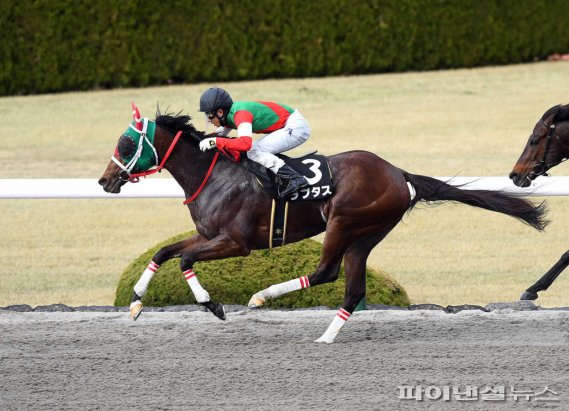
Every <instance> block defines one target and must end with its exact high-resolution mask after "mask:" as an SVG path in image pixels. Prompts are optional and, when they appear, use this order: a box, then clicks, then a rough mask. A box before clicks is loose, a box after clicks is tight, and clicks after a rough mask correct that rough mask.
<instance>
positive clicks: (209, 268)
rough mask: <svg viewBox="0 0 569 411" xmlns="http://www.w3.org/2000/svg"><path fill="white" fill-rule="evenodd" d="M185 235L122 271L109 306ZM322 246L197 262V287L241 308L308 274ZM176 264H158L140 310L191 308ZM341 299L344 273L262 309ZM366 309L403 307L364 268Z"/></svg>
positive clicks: (387, 282) (380, 276)
mask: <svg viewBox="0 0 569 411" xmlns="http://www.w3.org/2000/svg"><path fill="white" fill-rule="evenodd" d="M194 233H195V232H188V233H184V234H180V235H178V236H175V237H172V238H169V239H168V240H166V241H164V242H162V243H160V244H157V245H156V246H154V247H152V248H151V249H149V250H148V251H146V252H145V253H144V254H142V255H141V256H140V257H139V258H137V259H136V260H135V261H134V262H133V263H132V264H130V265H129V266H128V267H127V268H126V270H125V271H124V272H123V274H122V276H121V278H120V281H119V284H118V287H117V292H116V297H115V305H116V306H126V305H129V304H130V300H131V297H132V290H133V287H134V285H135V284H136V282H137V281H138V279H139V278H140V276H141V274H142V272H143V271H144V269H145V268H146V266H147V264H148V263H149V262H150V260H151V259H152V257H153V256H154V254H155V253H156V252H157V251H158V250H159V249H160V248H162V247H164V246H165V245H168V244H172V243H174V242H177V241H180V240H182V239H184V238H188V237H189V236H191V235H193V234H194ZM321 249H322V245H321V244H319V243H318V242H316V241H314V240H304V241H301V242H298V243H295V244H291V245H287V246H285V247H279V248H276V249H273V250H271V251H269V250H261V251H253V252H252V253H251V255H250V256H248V257H237V258H230V259H227V260H220V261H209V262H199V263H196V264H195V266H194V271H195V272H196V274H197V275H198V278H199V280H200V283H201V284H202V286H203V287H204V288H205V289H206V290H207V291H208V292H209V294H210V296H211V298H212V299H213V300H215V301H219V302H222V303H224V304H240V305H245V304H247V303H248V302H249V299H250V298H251V296H252V295H253V294H254V293H256V292H257V291H260V290H262V289H264V288H267V287H269V286H270V285H272V284H277V283H280V282H283V281H288V280H291V279H293V278H297V277H300V276H302V275H307V274H310V273H312V272H313V271H314V270H315V269H316V266H317V264H318V261H319V259H320V253H321ZM179 262H180V260H179V259H172V260H170V261H168V262H166V263H165V264H163V265H162V266H161V267H160V269H159V270H158V272H157V273H156V275H155V276H154V278H153V279H152V281H151V283H150V285H149V287H148V291H147V293H146V295H145V296H144V298H143V303H144V305H146V306H155V307H162V306H166V305H183V304H195V302H196V301H195V299H194V296H193V294H192V292H191V290H190V288H189V286H188V285H187V283H186V281H185V279H184V276H183V274H182V272H181V271H180V267H179ZM343 299H344V270H343V267H342V270H341V272H340V278H338V280H337V281H335V282H334V283H329V284H323V285H320V286H318V287H314V288H312V287H311V288H308V289H306V290H302V291H298V292H293V293H290V294H287V295H284V296H282V297H280V298H277V299H275V300H270V301H267V304H266V306H267V307H280V308H299V307H313V306H319V305H323V306H329V307H335V306H340V305H341V304H342V302H343ZM366 301H367V303H368V304H388V305H399V306H405V305H409V299H408V297H407V293H406V292H405V290H404V289H403V288H402V287H401V286H400V285H399V284H397V283H396V282H395V281H393V280H392V279H391V278H390V277H389V276H388V275H387V274H385V273H383V272H378V271H376V270H372V269H370V268H368V269H367V296H366Z"/></svg>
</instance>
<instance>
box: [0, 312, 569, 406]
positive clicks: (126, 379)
mask: <svg viewBox="0 0 569 411" xmlns="http://www.w3.org/2000/svg"><path fill="white" fill-rule="evenodd" d="M334 313H335V310H321V311H318V310H317V311H271V310H261V311H249V310H237V311H234V312H230V313H228V319H227V321H225V322H222V321H219V320H217V319H216V318H214V317H213V316H212V315H211V314H209V313H205V312H201V311H192V312H187V311H186V312H163V313H161V312H145V313H143V314H142V316H141V317H140V319H139V320H138V321H136V322H133V321H131V320H130V319H129V317H128V314H127V313H124V312H31V313H22V312H13V311H0V342H1V344H0V409H2V410H11V409H22V410H37V409H74V410H76V409H109V410H110V409H112V410H120V409H137V410H146V409H216V410H218V409H227V410H240V409H243V410H245V409H246V410H256V409H259V410H261V409H262V410H266V409H273V410H274V409H279V410H292V409H317V410H320V409H339V410H352V409H354V410H356V409H358V410H363V409H377V410H393V409H433V410H435V409H436V410H438V409H449V410H451V409H453V410H454V409H458V408H460V409H480V410H486V409H504V408H506V409H516V410H519V409H528V408H531V409H535V408H557V409H563V410H566V409H569V311H563V310H559V311H513V310H511V309H506V310H496V311H493V312H482V311H479V310H469V311H462V312H459V313H457V314H448V313H445V312H442V311H428V310H417V311H409V310H404V311H386V310H371V311H365V312H359V313H355V314H354V316H352V318H351V319H350V321H348V323H347V324H346V326H345V327H344V329H343V330H342V333H341V334H340V336H339V337H338V339H337V343H335V344H332V345H324V344H316V343H314V342H313V340H314V339H316V338H318V337H319V336H320V335H321V333H322V332H323V331H324V330H325V328H326V327H327V326H328V324H329V322H330V321H331V319H332V317H333V316H334ZM404 385H407V386H415V385H422V386H423V387H429V386H430V387H439V389H440V390H441V392H444V390H445V389H446V388H445V387H449V388H448V389H449V390H450V399H449V400H444V399H442V398H441V399H439V400H432V399H423V400H422V401H418V400H414V399H408V400H402V399H400V398H399V396H400V394H401V391H400V389H399V387H400V386H404ZM453 385H458V386H459V387H460V388H461V389H462V390H464V388H465V387H464V386H466V385H472V386H477V387H479V389H482V387H483V386H485V385H489V386H493V387H497V386H503V387H504V388H505V392H506V398H505V399H504V400H503V401H488V400H486V399H482V396H481V394H480V392H479V393H478V394H477V399H475V400H474V401H469V402H463V401H459V400H457V399H456V398H455V397H454V396H453V392H452V386H453ZM512 385H513V386H514V387H515V389H516V390H522V389H527V390H530V391H531V392H533V393H534V394H536V393H538V392H539V391H542V390H543V389H544V388H545V386H547V387H548V388H549V389H551V390H552V391H554V392H555V393H556V394H557V395H550V398H552V399H553V400H551V401H538V399H537V398H538V397H535V398H530V400H527V399H526V398H525V397H519V398H518V400H517V401H515V399H514V397H513V396H511V386H512ZM430 390H431V391H429V392H430V394H431V395H432V396H433V395H435V394H437V389H436V388H430ZM471 397H472V396H471Z"/></svg>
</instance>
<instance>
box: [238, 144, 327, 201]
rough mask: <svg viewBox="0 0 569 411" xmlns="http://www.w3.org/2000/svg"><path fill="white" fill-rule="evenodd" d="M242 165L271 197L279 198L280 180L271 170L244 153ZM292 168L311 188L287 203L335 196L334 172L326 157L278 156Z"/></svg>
mask: <svg viewBox="0 0 569 411" xmlns="http://www.w3.org/2000/svg"><path fill="white" fill-rule="evenodd" d="M242 154H244V155H242V157H241V162H240V164H241V165H242V166H243V167H245V168H246V169H247V170H249V171H250V172H252V173H253V174H254V175H255V176H256V177H257V179H258V181H259V183H260V184H261V186H262V187H263V188H264V189H265V190H266V191H267V192H268V193H269V194H270V195H271V197H272V198H274V199H276V198H278V189H279V179H278V177H277V176H276V174H275V173H273V172H272V171H271V170H269V169H267V168H265V167H263V166H262V165H261V164H259V163H257V162H255V161H253V160H251V159H249V158H248V157H247V155H246V153H242ZM276 156H277V157H279V158H280V159H282V160H283V161H284V162H285V163H286V164H288V165H289V166H290V167H291V168H293V169H295V170H296V171H298V172H299V173H300V174H302V175H303V176H304V177H305V178H306V180H307V181H308V184H309V186H308V187H306V188H303V189H302V190H299V191H297V192H295V193H293V194H292V195H291V196H290V198H288V199H286V200H287V201H304V200H321V199H324V198H327V197H330V196H331V195H332V194H334V184H333V180H332V172H331V170H330V165H329V164H328V160H326V157H324V156H323V155H320V154H316V151H313V152H311V153H308V154H305V155H303V156H301V157H288V156H285V155H284V154H276Z"/></svg>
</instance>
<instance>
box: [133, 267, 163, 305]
mask: <svg viewBox="0 0 569 411" xmlns="http://www.w3.org/2000/svg"><path fill="white" fill-rule="evenodd" d="M158 268H160V266H159V265H158V264H156V263H155V262H154V261H150V263H149V264H148V266H147V267H146V270H144V272H143V273H142V275H141V276H140V279H139V280H138V282H137V283H136V285H135V286H134V292H135V293H136V294H137V295H138V296H139V297H142V296H144V294H146V290H147V289H148V284H149V283H150V280H152V277H153V276H154V274H155V273H156V271H157V270H158Z"/></svg>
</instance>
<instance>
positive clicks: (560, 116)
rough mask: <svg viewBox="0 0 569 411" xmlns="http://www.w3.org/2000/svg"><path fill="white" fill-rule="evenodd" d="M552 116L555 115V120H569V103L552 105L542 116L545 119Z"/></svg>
mask: <svg viewBox="0 0 569 411" xmlns="http://www.w3.org/2000/svg"><path fill="white" fill-rule="evenodd" d="M550 116H554V117H553V121H554V122H560V121H567V120H569V104H566V105H564V106H563V105H561V104H558V105H556V106H553V107H551V108H550V109H549V110H547V111H546V112H545V113H544V114H543V116H541V119H542V120H545V119H547V118H548V117H550Z"/></svg>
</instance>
